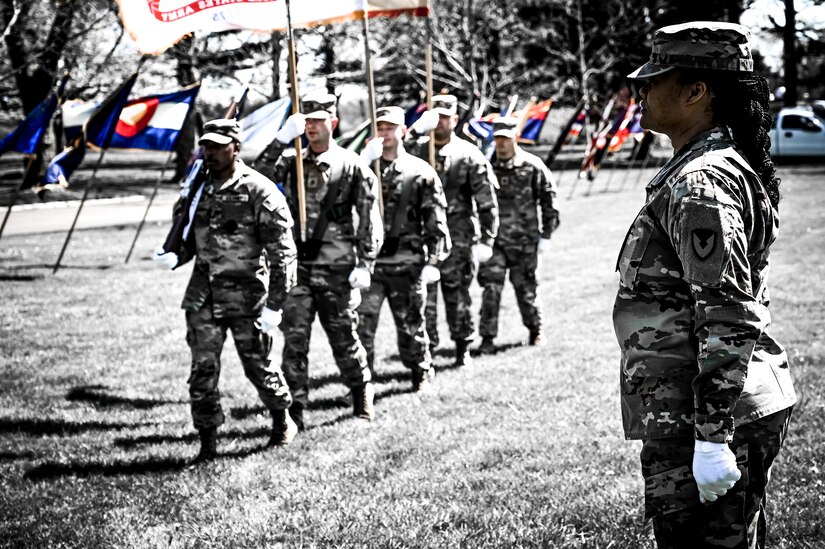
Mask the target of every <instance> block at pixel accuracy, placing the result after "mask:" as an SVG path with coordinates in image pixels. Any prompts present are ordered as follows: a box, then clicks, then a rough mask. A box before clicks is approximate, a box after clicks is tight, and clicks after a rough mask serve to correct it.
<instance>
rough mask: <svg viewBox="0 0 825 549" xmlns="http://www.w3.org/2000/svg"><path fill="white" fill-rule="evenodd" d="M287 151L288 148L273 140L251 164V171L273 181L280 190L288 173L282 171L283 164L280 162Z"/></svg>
mask: <svg viewBox="0 0 825 549" xmlns="http://www.w3.org/2000/svg"><path fill="white" fill-rule="evenodd" d="M287 149H289V147H287V146H286V145H284V144H283V143H281V142H280V141H278V140H277V139H273V140H272V142H271V143H270V144H269V145H267V147H266V148H265V149H264V150H263V151H262V152H261V154H259V155H258V157H257V158H256V159H255V161H254V162H253V163H252V169H254V170H255V171H257V172H260V173H262V174H264V175H265V176H266V177H268V178H269V179H271V180H272V181H274V182H275V184H276V185H278V187H279V188H282V184H283V183H284V181H285V180H286V177H287V174H288V173H289V172H288V171H285V170H284V167H285V166H284V164H285V163H284V162H283V161H282V157H283V155H284V151H286V150H287ZM279 172H281V173H279Z"/></svg>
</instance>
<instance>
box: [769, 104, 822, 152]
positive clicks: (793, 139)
mask: <svg viewBox="0 0 825 549" xmlns="http://www.w3.org/2000/svg"><path fill="white" fill-rule="evenodd" d="M770 135H771V156H773V157H781V156H825V118H821V117H820V116H817V114H816V113H815V112H814V111H813V110H812V109H811V108H806V107H785V108H783V109H782V110H780V111H779V112H778V113H777V114H776V116H775V117H774V119H773V126H771V134H770Z"/></svg>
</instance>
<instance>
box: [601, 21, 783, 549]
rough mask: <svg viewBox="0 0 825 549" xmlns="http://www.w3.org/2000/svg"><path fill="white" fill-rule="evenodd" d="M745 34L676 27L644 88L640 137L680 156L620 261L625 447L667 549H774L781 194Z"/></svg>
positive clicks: (653, 193) (617, 310) (704, 26)
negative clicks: (633, 444)
mask: <svg viewBox="0 0 825 549" xmlns="http://www.w3.org/2000/svg"><path fill="white" fill-rule="evenodd" d="M752 70H753V61H752V59H751V55H750V44H749V33H748V31H747V30H746V29H745V28H743V27H741V26H739V25H734V24H730V23H708V22H695V23H686V24H682V25H673V26H670V27H665V28H662V29H660V30H659V31H657V32H656V34H655V36H654V38H653V53H652V55H651V59H650V62H648V63H647V64H645V65H644V66H642V67H641V68H639V69H638V70H637V71H635V72H634V73H633V74H631V75H630V78H632V79H638V80H641V81H642V82H641V83H640V85H641V86H642V87H641V89H640V97H641V99H642V101H641V103H640V108H641V113H642V118H641V124H642V126H643V127H645V128H647V129H651V130H653V131H657V132H661V133H665V134H667V135H668V136H669V137H670V139H671V141H672V143H673V147H674V150H675V154H674V156H673V158H671V159H670V161H668V162H667V164H666V165H665V166H664V167H663V168H662V170H661V171H660V172H659V173H658V175H656V177H655V178H654V179H653V180H652V181H651V182H650V183H649V184H648V186H647V202H646V204H645V205H644V207H643V208H642V210H641V211H640V212H639V214H638V216H637V217H636V220H635V221H634V223H633V225H632V226H631V227H630V230H629V231H628V234H627V237H626V238H625V241H624V245H623V247H622V250H621V253H620V255H619V260H618V265H617V270H618V271H619V274H620V278H621V282H620V286H619V292H618V295H617V297H616V302H615V305H614V309H613V322H614V327H615V331H616V336H617V338H618V340H619V344H620V346H621V350H622V363H621V396H622V398H621V400H622V417H623V423H624V431H625V436H626V437H627V438H629V439H641V440H642V441H643V444H642V452H641V462H642V473H643V475H644V479H645V514H646V516H647V517H648V518H652V519H653V526H654V532H655V535H656V539H657V543H658V545H659V547H660V548H664V547H667V548H671V547H691V548H693V547H711V546H712V547H728V548H732V547H737V548H739V547H742V548H745V547H748V548H750V547H764V542H765V529H766V518H765V497H766V483H767V481H768V476H769V472H770V467H771V464H772V462H773V460H774V459H775V457H776V456H777V454H778V452H779V449H780V446H781V445H782V441H783V440H784V437H785V433H786V431H787V426H788V421H789V419H790V415H791V409H792V406H793V404H794V403H795V401H796V396H795V393H794V389H793V384H792V382H791V377H790V373H789V368H788V357H787V354H786V353H785V350H784V349H783V348H782V346H781V345H780V344H779V343H778V342H776V341H775V340H774V339H773V338H772V337H771V336H770V335H769V334H768V332H767V331H766V330H767V328H768V326H769V324H770V321H771V317H770V313H769V311H768V303H769V297H768V288H767V278H768V265H769V250H770V246H771V244H772V243H773V242H774V240H775V239H776V236H777V232H778V227H779V216H778V209H777V208H778V203H779V181H778V180H777V178H776V175H775V168H774V165H773V162H772V161H771V158H770V156H769V155H768V148H769V144H770V140H769V138H768V130H769V129H770V124H771V115H770V110H769V105H768V86H767V82H766V81H765V80H764V79H763V78H761V77H759V76H755V75H753V73H752Z"/></svg>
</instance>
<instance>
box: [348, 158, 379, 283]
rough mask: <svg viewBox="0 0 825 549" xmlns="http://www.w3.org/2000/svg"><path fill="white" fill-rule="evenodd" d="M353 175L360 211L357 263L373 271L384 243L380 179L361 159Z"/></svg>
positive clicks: (357, 209)
mask: <svg viewBox="0 0 825 549" xmlns="http://www.w3.org/2000/svg"><path fill="white" fill-rule="evenodd" d="M352 177H353V181H352V183H353V186H354V187H355V188H356V198H355V210H356V211H357V212H358V227H357V228H356V231H355V240H356V243H355V246H356V252H357V253H358V260H357V263H356V265H357V266H358V267H364V268H367V269H369V270H370V271H371V270H372V267H373V265H374V264H375V258H376V257H378V252H379V251H380V250H381V245H382V244H383V243H384V221H383V220H382V219H381V211H380V207H379V204H378V180H377V179H376V178H375V174H373V173H372V170H371V169H370V168H369V166H367V165H366V164H364V163H363V162H361V160H360V159H359V160H358V161H356V163H355V166H354V168H353V174H352Z"/></svg>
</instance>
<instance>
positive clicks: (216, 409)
mask: <svg viewBox="0 0 825 549" xmlns="http://www.w3.org/2000/svg"><path fill="white" fill-rule="evenodd" d="M203 129H204V134H203V135H202V136H201V138H200V141H199V142H198V144H200V145H202V146H203V150H204V153H203V160H204V165H205V167H206V170H207V179H206V181H205V182H204V184H203V186H202V187H200V190H199V191H198V194H197V195H196V199H195V201H194V202H193V204H192V205H191V206H190V211H192V210H194V213H193V214H192V215H191V216H190V217H191V219H192V221H191V225H190V227H191V228H190V231H191V232H192V234H194V243H195V244H194V252H195V267H194V268H193V269H192V276H191V278H190V279H189V285H188V286H187V287H186V293H185V295H184V297H183V305H182V308H183V309H184V310H185V311H186V327H187V329H186V342H187V343H188V344H189V347H190V349H191V351H192V370H191V374H190V376H189V396H190V399H191V404H192V420H193V422H194V425H195V428H196V429H198V434H199V437H200V441H201V448H200V453H199V454H198V457H197V458H196V461H204V460H209V459H212V458H214V457H215V456H216V455H217V428H218V427H219V426H220V425H222V424H223V422H224V420H225V417H224V413H223V410H222V409H221V404H220V391H219V390H218V378H219V376H220V372H221V350H222V349H223V344H224V342H225V341H226V332H227V330H230V331H231V332H232V338H233V339H234V340H235V348H236V349H237V351H238V356H239V357H240V359H241V364H242V365H243V369H244V374H246V377H247V378H248V379H249V380H250V381H251V382H252V384H253V385H254V386H255V389H257V391H258V396H259V397H260V399H261V401H262V402H263V403H264V405H265V406H266V407H267V408H269V410H270V411H271V413H272V418H273V428H272V435H271V437H270V440H269V443H270V444H271V445H276V444H289V442H291V441H292V439H293V437H294V436H295V434H296V433H297V432H298V427H297V426H296V424H295V423H294V422H293V421H292V419H291V418H290V416H289V415H288V414H287V413H286V409H287V408H288V407H289V406H290V404H291V403H292V396H291V395H290V392H289V387H288V386H287V383H286V380H285V379H284V375H283V373H282V371H281V368H280V366H279V365H278V364H275V363H274V362H272V361H270V360H269V358H268V356H267V354H268V352H269V348H270V345H271V340H270V337H269V334H270V333H271V332H272V331H273V330H274V329H275V328H276V326H277V325H278V323H279V322H280V319H281V308H282V307H283V304H284V301H285V299H286V295H287V292H288V291H289V290H290V288H291V287H292V286H293V284H294V281H295V256H296V250H295V242H294V240H293V238H292V215H291V214H290V212H289V208H288V207H287V204H286V200H285V199H284V196H283V195H282V194H281V193H280V192H279V191H278V188H277V187H276V186H275V184H274V183H273V182H272V181H270V180H268V179H267V178H266V177H264V176H263V175H261V174H260V173H258V172H256V171H255V170H253V169H252V168H250V167H248V166H246V165H245V164H244V163H243V161H242V160H241V159H240V158H238V154H239V152H240V132H241V130H240V126H239V124H238V122H237V121H235V120H228V119H227V120H224V119H221V120H212V121H211V122H207V123H206V124H204V127H203ZM182 205H183V200H180V201H178V203H177V204H176V206H175V208H176V211H177V210H179V209H180V208H181V207H182ZM154 259H155V260H156V261H158V262H159V263H160V264H162V265H165V266H167V267H170V268H175V267H177V266H179V265H181V264H183V263H185V262H186V261H188V260H189V259H191V257H181V258H178V257H177V254H175V253H171V252H169V253H166V252H165V251H164V249H163V247H160V248H158V249H157V250H155V256H154Z"/></svg>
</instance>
